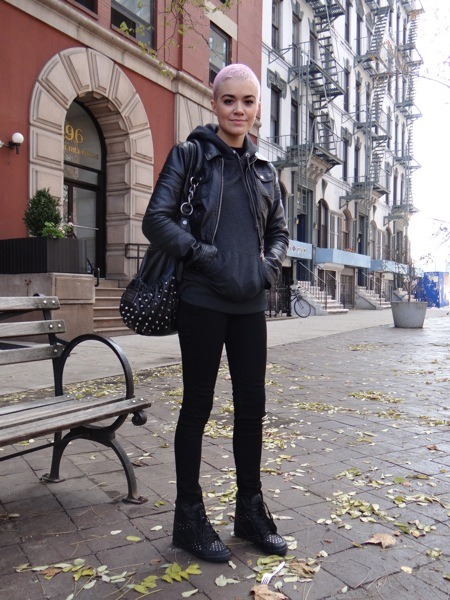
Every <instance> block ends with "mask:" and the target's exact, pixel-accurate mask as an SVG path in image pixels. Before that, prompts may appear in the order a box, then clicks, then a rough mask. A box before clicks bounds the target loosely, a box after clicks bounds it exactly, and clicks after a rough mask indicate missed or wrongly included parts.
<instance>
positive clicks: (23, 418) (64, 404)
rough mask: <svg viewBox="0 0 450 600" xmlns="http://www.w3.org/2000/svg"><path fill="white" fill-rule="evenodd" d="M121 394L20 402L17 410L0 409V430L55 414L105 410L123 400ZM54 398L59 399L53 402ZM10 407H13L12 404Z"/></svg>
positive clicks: (34, 421)
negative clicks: (96, 409) (97, 409)
mask: <svg viewBox="0 0 450 600" xmlns="http://www.w3.org/2000/svg"><path fill="white" fill-rule="evenodd" d="M123 399H124V396H123V394H116V395H115V396H101V397H99V398H96V397H94V396H86V397H85V398H74V396H56V398H48V399H46V400H47V401H46V402H45V401H44V402H43V403H41V404H40V405H39V404H35V405H34V406H30V405H29V404H28V403H21V404H20V405H18V407H17V410H15V411H14V410H13V411H9V412H8V413H7V414H6V413H3V411H0V419H1V420H0V432H1V431H2V430H3V429H7V428H8V427H15V426H16V425H17V426H20V425H25V424H26V423H36V422H37V421H45V420H46V419H49V418H51V417H54V416H55V415H58V416H59V417H62V416H65V415H70V414H71V413H74V412H82V411H84V410H87V409H89V408H100V407H104V408H105V410H107V408H106V407H107V405H108V404H112V403H114V402H117V401H118V400H123ZM54 400H59V401H58V402H54ZM10 408H14V405H12V406H11V407H10Z"/></svg>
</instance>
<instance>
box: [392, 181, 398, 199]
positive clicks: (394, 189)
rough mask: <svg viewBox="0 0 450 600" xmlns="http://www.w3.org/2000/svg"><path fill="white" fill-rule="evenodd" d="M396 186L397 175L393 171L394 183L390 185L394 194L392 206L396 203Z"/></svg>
mask: <svg viewBox="0 0 450 600" xmlns="http://www.w3.org/2000/svg"><path fill="white" fill-rule="evenodd" d="M397 188H398V175H397V173H394V183H393V186H392V191H393V195H394V197H393V199H392V202H393V206H397V205H398V198H397Z"/></svg>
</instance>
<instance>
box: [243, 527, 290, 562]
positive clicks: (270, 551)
mask: <svg viewBox="0 0 450 600" xmlns="http://www.w3.org/2000/svg"><path fill="white" fill-rule="evenodd" d="M234 535H235V537H238V538H240V539H241V540H246V541H247V542H251V543H252V544H254V545H255V546H257V547H258V548H260V549H261V550H263V551H264V552H265V553H266V554H269V555H270V554H276V555H277V556H285V555H286V554H287V551H288V547H287V544H286V548H284V549H282V550H281V549H280V550H275V549H274V548H272V549H269V548H268V547H267V546H265V545H264V544H262V543H261V542H258V541H257V540H255V539H254V538H253V537H251V536H248V535H246V534H245V533H244V532H243V531H239V532H238V531H236V529H235V530H234Z"/></svg>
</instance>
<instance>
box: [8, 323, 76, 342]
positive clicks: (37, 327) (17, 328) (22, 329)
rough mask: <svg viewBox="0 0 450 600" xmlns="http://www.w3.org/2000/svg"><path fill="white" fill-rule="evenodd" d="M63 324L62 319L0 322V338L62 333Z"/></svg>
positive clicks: (63, 329)
mask: <svg viewBox="0 0 450 600" xmlns="http://www.w3.org/2000/svg"><path fill="white" fill-rule="evenodd" d="M64 331H65V326H64V321H63V320H62V319H57V320H52V321H23V322H21V323H0V341H1V338H8V337H14V338H16V337H20V336H23V335H40V334H47V333H54V334H55V335H59V334H60V333H64Z"/></svg>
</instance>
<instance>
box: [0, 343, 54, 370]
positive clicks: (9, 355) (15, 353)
mask: <svg viewBox="0 0 450 600" xmlns="http://www.w3.org/2000/svg"><path fill="white" fill-rule="evenodd" d="M19 343H20V342H18V343H16V344H13V343H11V346H12V348H11V349H9V350H6V349H1V350H0V365H10V364H13V363H22V362H30V361H34V360H45V359H47V358H57V357H58V356H60V355H61V353H62V351H63V350H64V346H63V345H62V344H56V345H55V346H49V344H36V345H33V346H32V345H31V344H30V345H29V346H28V345H27V346H26V347H22V346H21V347H19V348H17V345H18V344H19ZM2 346H3V347H6V346H7V344H6V343H4V344H3V343H2Z"/></svg>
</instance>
